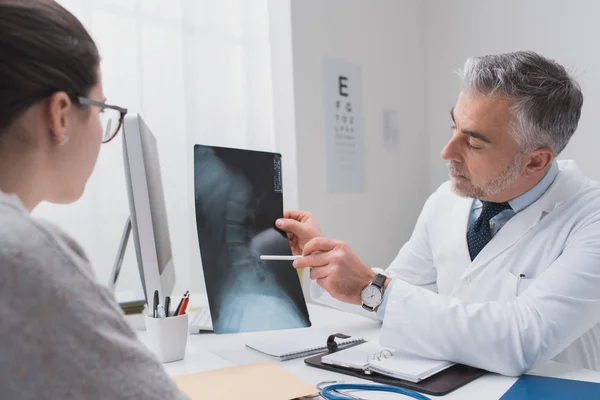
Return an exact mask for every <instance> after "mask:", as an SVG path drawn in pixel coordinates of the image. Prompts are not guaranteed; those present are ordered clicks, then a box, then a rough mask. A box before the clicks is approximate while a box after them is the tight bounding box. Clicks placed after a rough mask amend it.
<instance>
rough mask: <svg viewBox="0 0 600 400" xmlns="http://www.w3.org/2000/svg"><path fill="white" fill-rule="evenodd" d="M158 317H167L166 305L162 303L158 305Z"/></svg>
mask: <svg viewBox="0 0 600 400" xmlns="http://www.w3.org/2000/svg"><path fill="white" fill-rule="evenodd" d="M156 312H157V313H158V318H165V317H166V314H165V307H164V306H163V305H162V304H159V305H158V307H157V311H156Z"/></svg>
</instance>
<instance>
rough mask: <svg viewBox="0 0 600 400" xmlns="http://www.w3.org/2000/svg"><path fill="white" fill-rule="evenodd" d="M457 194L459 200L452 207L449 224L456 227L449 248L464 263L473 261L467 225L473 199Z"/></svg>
mask: <svg viewBox="0 0 600 400" xmlns="http://www.w3.org/2000/svg"><path fill="white" fill-rule="evenodd" d="M455 196H456V197H457V201H456V202H455V203H454V206H453V207H452V211H451V213H450V219H451V224H450V225H449V226H452V227H454V229H453V232H454V233H453V234H451V235H450V236H451V237H449V238H448V243H449V245H450V247H449V248H448V249H449V250H450V251H451V252H452V253H454V254H455V255H456V257H457V260H456V261H457V262H458V263H459V265H464V264H468V263H470V262H471V256H470V255H469V246H468V244H467V225H468V223H469V214H470V213H471V206H472V205H473V199H472V198H468V197H459V196H458V195H455Z"/></svg>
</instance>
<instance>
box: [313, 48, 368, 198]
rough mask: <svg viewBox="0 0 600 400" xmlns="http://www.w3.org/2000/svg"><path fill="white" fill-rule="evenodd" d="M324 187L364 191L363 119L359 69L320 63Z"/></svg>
mask: <svg viewBox="0 0 600 400" xmlns="http://www.w3.org/2000/svg"><path fill="white" fill-rule="evenodd" d="M323 96H324V108H325V137H326V153H327V186H328V188H329V191H330V192H333V193H362V192H364V191H365V147H364V120H363V110H362V82H361V73H360V68H359V67H358V66H356V65H352V64H349V63H347V62H345V61H342V60H337V59H332V58H325V59H324V60H323Z"/></svg>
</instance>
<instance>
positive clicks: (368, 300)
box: [362, 285, 381, 308]
mask: <svg viewBox="0 0 600 400" xmlns="http://www.w3.org/2000/svg"><path fill="white" fill-rule="evenodd" d="M362 302H363V303H364V305H366V306H368V307H371V308H374V307H377V306H378V305H380V304H381V290H380V289H379V288H378V287H377V286H373V285H369V286H367V287H366V288H364V289H363V291H362Z"/></svg>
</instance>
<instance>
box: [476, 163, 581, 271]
mask: <svg viewBox="0 0 600 400" xmlns="http://www.w3.org/2000/svg"><path fill="white" fill-rule="evenodd" d="M562 166H563V167H564V168H561V171H560V172H559V174H558V176H557V177H556V179H555V180H554V182H553V183H552V185H550V187H549V188H548V190H547V191H546V193H544V194H543V195H542V197H540V198H539V199H538V200H537V201H536V202H535V203H533V204H532V205H530V206H529V207H527V208H526V209H525V210H523V211H521V212H519V213H518V214H517V215H515V216H514V217H512V218H511V219H510V220H509V221H508V222H507V223H506V224H505V225H504V226H503V227H502V229H500V230H499V231H498V233H496V235H494V237H493V238H492V240H490V242H489V243H488V244H487V245H486V246H485V247H484V248H483V249H482V250H481V252H480V253H479V254H478V255H477V257H475V260H473V263H472V264H471V270H472V269H474V268H477V267H479V266H482V265H485V264H487V263H488V262H490V261H491V260H492V259H493V258H495V257H496V256H498V255H499V254H501V253H502V252H504V251H505V250H506V249H508V248H509V247H511V246H512V245H513V244H515V243H516V242H517V241H518V240H519V239H521V237H523V235H525V234H526V233H527V231H529V230H530V229H531V228H532V227H534V226H535V225H536V224H537V223H538V222H539V221H540V220H541V219H542V218H543V217H544V216H546V215H547V214H548V213H550V212H552V210H554V209H555V208H556V207H557V206H558V205H560V204H561V203H563V202H565V201H567V200H569V199H570V198H572V197H573V196H576V195H577V193H578V192H579V191H581V190H582V189H583V188H584V187H585V184H586V182H587V178H585V177H584V176H583V175H582V174H581V173H580V172H579V170H578V169H576V167H575V166H574V165H570V164H566V163H563V164H562ZM564 169H566V170H564ZM465 241H466V239H465Z"/></svg>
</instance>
